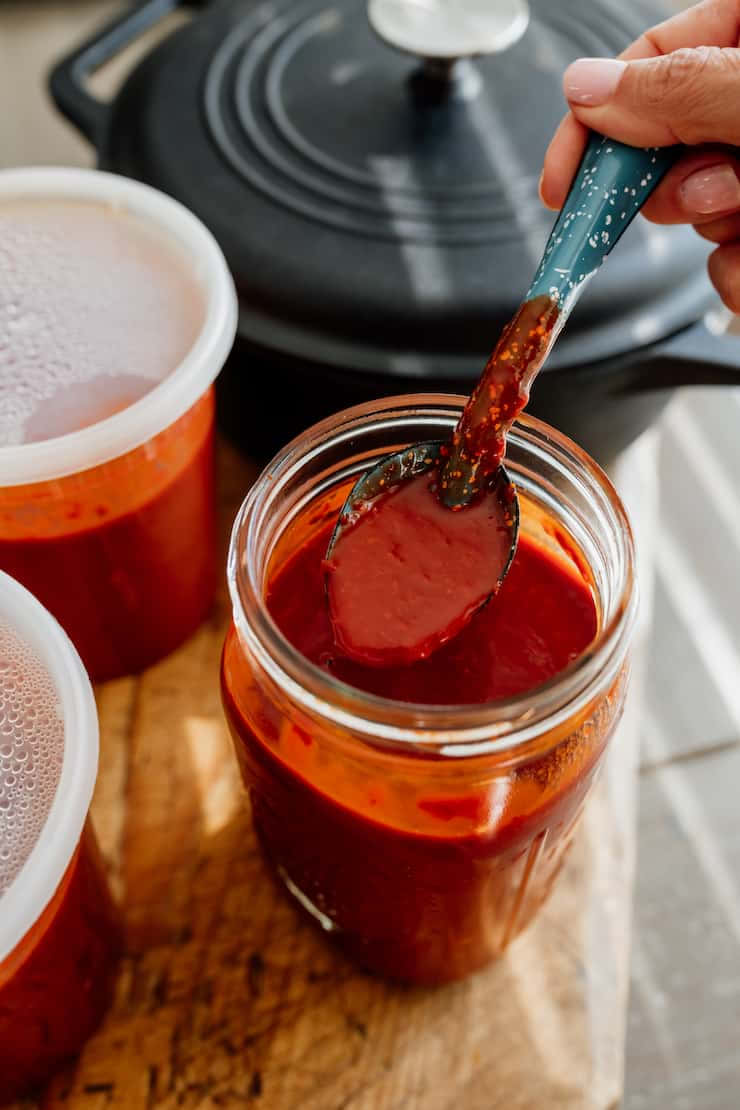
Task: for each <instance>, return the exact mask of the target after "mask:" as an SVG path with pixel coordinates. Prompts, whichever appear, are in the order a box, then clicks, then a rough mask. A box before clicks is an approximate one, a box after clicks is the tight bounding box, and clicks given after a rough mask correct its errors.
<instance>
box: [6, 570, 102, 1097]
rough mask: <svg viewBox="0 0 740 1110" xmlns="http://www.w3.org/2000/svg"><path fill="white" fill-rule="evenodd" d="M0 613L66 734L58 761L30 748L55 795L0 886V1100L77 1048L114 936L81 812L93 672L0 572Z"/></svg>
mask: <svg viewBox="0 0 740 1110" xmlns="http://www.w3.org/2000/svg"><path fill="white" fill-rule="evenodd" d="M0 622H1V623H2V624H3V625H5V626H6V627H7V628H9V629H10V630H12V633H13V636H14V637H15V636H17V638H18V640H19V641H20V642H21V643H22V644H23V645H24V646H25V647H26V648H27V649H29V652H30V654H31V655H32V656H33V657H34V658H35V660H37V661H38V662H39V663H40V664H41V667H42V668H44V669H45V671H46V672H47V674H48V676H49V678H50V679H51V684H52V687H53V692H54V693H55V694H56V696H57V698H58V706H54V707H53V711H55V712H57V713H58V716H59V718H60V720H61V725H60V731H59V732H58V733H57V732H55V733H54V735H55V736H57V737H61V736H62V735H63V752H62V754H61V761H59V760H58V759H57V757H58V756H59V754H60V753H59V750H58V747H59V746H58V745H56V744H55V745H54V749H53V752H52V751H51V750H50V749H49V748H48V747H47V748H46V749H45V750H44V751H42V752H40V753H36V759H37V764H40V762H41V760H44V761H45V767H44V771H42V774H44V773H47V772H48V773H49V774H51V771H50V770H49V768H50V767H51V766H52V764H55V766H56V771H55V773H56V775H57V779H56V787H55V789H54V788H53V786H52V787H51V788H50V787H49V785H48V782H47V790H49V792H50V793H51V791H52V790H53V796H52V797H51V801H50V805H49V808H48V812H46V816H45V819H44V820H43V824H41V826H40V831H39V833H38V837H37V839H36V841H35V843H34V845H33V847H32V848H31V850H30V853H29V854H28V855H26V856H25V863H23V865H22V866H21V867H20V869H19V870H17V873H15V876H14V877H12V878H11V881H10V885H8V886H7V887H6V889H5V890H4V893H0V1102H4V1101H7V1100H9V1099H11V1098H14V1097H17V1096H18V1095H19V1094H21V1093H22V1092H24V1091H26V1090H28V1089H30V1088H31V1087H33V1086H35V1085H37V1084H38V1083H40V1082H42V1081H43V1080H44V1079H46V1078H47V1077H48V1076H49V1075H50V1074H51V1073H52V1072H53V1071H55V1070H56V1069H57V1068H58V1067H59V1066H60V1065H61V1064H62V1063H64V1062H65V1061H66V1060H67V1059H68V1058H70V1057H71V1056H74V1055H75V1054H76V1053H78V1052H79V1050H80V1048H81V1047H82V1045H83V1043H84V1041H85V1039H86V1038H87V1037H88V1036H89V1034H90V1033H91V1032H92V1031H93V1030H94V1029H95V1027H96V1026H97V1025H98V1023H99V1021H100V1019H101V1018H102V1016H103V1014H104V1012H105V1009H106V1007H107V1005H108V1003H109V1001H110V997H111V991H112V987H113V978H114V973H115V967H116V959H117V955H118V952H119V947H120V935H119V930H118V925H117V921H116V917H115V913H114V908H113V904H112V901H111V898H110V895H109V893H108V886H107V882H106V878H105V873H104V871H103V867H102V863H101V861H100V857H99V853H98V849H97V845H96V842H95V837H94V833H93V830H92V827H91V825H90V822H89V820H88V810H89V807H90V800H91V798H92V793H93V788H94V785H95V777H96V773H97V766H98V718H97V712H96V708H95V701H94V698H93V693H92V688H91V686H90V681H89V679H88V677H87V674H86V673H85V670H84V668H83V666H82V663H81V661H80V658H79V655H78V654H77V652H76V651H75V649H74V647H73V646H72V644H71V642H70V640H69V638H68V637H67V636H66V634H65V633H64V632H63V630H62V629H61V627H60V626H59V624H58V623H57V622H56V621H55V620H54V618H53V617H52V616H50V614H49V613H48V612H47V611H46V610H45V609H44V608H43V606H42V605H40V604H39V602H38V601H37V600H36V599H35V598H34V597H32V595H31V594H30V593H29V592H28V591H27V590H25V589H24V588H23V587H22V586H20V585H19V584H18V583H17V582H15V581H14V580H13V579H12V578H10V577H9V576H8V575H6V574H3V573H2V572H0ZM9 666H10V664H9V660H8V658H2V659H0V668H2V671H3V683H4V684H5V689H6V691H7V689H8V688H9V681H12V680H8V678H7V675H8V668H9ZM10 701H12V699H9V700H8V701H7V702H6V705H5V711H4V713H3V720H2V726H1V727H0V808H2V807H3V806H4V805H5V806H8V809H7V810H6V811H5V812H3V813H0V829H2V828H3V821H5V822H6V823H7V820H8V817H7V813H9V812H11V811H10V808H9V803H8V800H7V798H8V794H7V791H8V782H9V775H10V774H11V773H12V768H10V760H11V759H12V758H20V759H22V760H24V761H28V760H29V759H33V758H34V752H33V751H32V750H30V746H29V744H28V742H26V743H25V744H24V746H22V747H17V748H16V750H15V754H13V753H12V749H13V743H12V742H11V739H9V729H10V725H11V724H12V721H11V716H12V714H11V712H10V711H9V710H8V704H10ZM0 704H1V703H0ZM13 704H15V703H13ZM11 708H12V707H11ZM46 708H47V709H48V706H47V707H46ZM29 709H31V710H32V711H34V712H36V713H38V712H39V707H38V705H35V704H34V705H31V706H29V705H26V707H25V711H26V712H27V711H28V710H29ZM13 712H17V708H13ZM35 727H36V731H35V732H33V731H32V730H31V727H30V726H29V725H28V724H27V723H26V727H25V730H24V736H25V737H26V738H28V737H33V736H37V735H38V726H35ZM62 729H63V733H62ZM6 749H7V750H6ZM9 753H11V754H9ZM52 757H54V758H52ZM9 768H10V770H9ZM38 770H39V767H38V766H37V772H38ZM29 779H32V780H33V782H34V789H35V790H37V791H38V790H39V782H40V775H39V774H38V773H37V774H36V776H35V778H33V772H31V773H30V776H29V777H28V778H27V779H26V781H29ZM3 791H5V793H3ZM22 801H23V802H25V803H26V804H25V806H22V805H20V804H18V803H17V802H16V804H15V805H14V807H13V810H12V813H13V815H14V819H15V820H16V821H18V820H23V819H25V820H27V821H30V820H31V818H30V817H28V813H29V811H30V812H33V809H32V807H30V802H31V799H30V795H29V794H28V793H26V794H25V795H23V796H22ZM29 807H30V809H29ZM21 815H25V816H21ZM17 839H18V837H17V835H16V840H17ZM9 842H10V834H9V832H6V838H5V842H2V841H0V852H2V851H3V850H5V851H6V852H7V851H8V848H7V847H6V843H9ZM24 855H25V853H24ZM2 866H3V865H2V864H0V871H1V870H2ZM5 866H6V867H7V866H8V865H7V863H6V864H5ZM9 874H10V875H12V874H13V872H12V871H11V872H9Z"/></svg>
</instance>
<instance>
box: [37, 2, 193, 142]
mask: <svg viewBox="0 0 740 1110" xmlns="http://www.w3.org/2000/svg"><path fill="white" fill-rule="evenodd" d="M185 2H186V0H144V3H140V4H137V5H136V6H135V7H133V8H130V9H126V11H124V12H122V13H121V15H119V16H117V17H116V18H115V19H114V20H113V21H112V22H111V23H109V24H108V25H107V26H105V27H103V28H101V30H99V31H96V32H95V34H94V35H92V37H91V38H89V39H88V40H87V41H86V42H84V43H83V44H82V45H81V46H78V47H77V49H76V50H73V51H72V53H71V54H68V55H67V56H66V57H65V58H62V60H61V61H60V62H58V63H57V64H56V65H55V66H54V68H53V69H52V71H51V73H50V74H49V91H50V93H51V96H52V99H53V101H54V103H55V104H56V106H57V108H58V109H59V111H60V112H61V113H62V115H64V116H66V117H67V119H68V120H69V121H70V123H73V124H74V126H75V127H76V128H77V129H78V130H79V131H81V132H82V134H83V135H84V136H85V138H86V139H89V140H90V142H91V143H93V144H94V145H95V146H98V144H99V142H100V141H101V139H102V136H103V133H104V131H105V126H106V121H107V119H108V113H109V106H108V105H107V104H106V103H105V102H104V101H102V100H98V99H97V98H96V97H94V96H92V95H91V94H90V93H89V92H88V90H87V88H86V86H85V82H86V80H87V78H88V77H89V76H90V74H91V73H94V72H95V71H96V70H97V69H100V67H101V66H102V65H104V64H105V63H106V62H108V61H110V59H111V58H113V57H115V55H116V54H118V53H119V51H121V50H123V48H124V47H126V46H128V45H129V43H131V42H133V41H134V39H136V38H138V36H139V35H141V34H143V32H144V31H147V30H148V29H149V28H150V27H152V26H154V24H155V23H157V22H159V20H160V19H163V18H164V16H166V15H169V13H170V12H172V11H174V10H175V9H176V8H179V7H182V6H183V5H184V3H185Z"/></svg>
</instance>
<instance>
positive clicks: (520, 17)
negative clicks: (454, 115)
mask: <svg viewBox="0 0 740 1110" xmlns="http://www.w3.org/2000/svg"><path fill="white" fill-rule="evenodd" d="M367 13H368V19H369V20H370V25H371V27H372V28H373V30H374V31H375V32H376V34H377V35H379V37H380V38H381V39H383V40H384V41H385V42H387V43H389V45H390V46H393V47H395V48H396V49H397V50H402V51H404V52H405V53H407V54H416V55H418V56H419V57H420V58H422V59H423V65H422V67H421V69H420V70H419V71H418V72H417V73H415V74H414V75H413V77H412V81H411V86H412V90H413V92H414V93H415V95H417V96H420V97H421V98H422V99H425V100H439V99H443V98H447V97H449V96H455V97H460V98H464V99H470V98H471V97H473V96H475V94H476V93H477V92H478V89H479V87H480V77H479V76H478V74H477V73H476V71H475V70H474V68H473V67H472V66H471V65H470V61H469V60H470V59H471V58H473V57H475V56H476V55H481V54H498V53H500V52H501V51H502V50H506V49H508V47H510V46H513V45H514V43H515V42H517V41H518V40H519V39H520V38H521V37H522V35H523V34H524V32H525V31H526V29H527V26H528V24H529V4H528V3H527V0H368V8H367Z"/></svg>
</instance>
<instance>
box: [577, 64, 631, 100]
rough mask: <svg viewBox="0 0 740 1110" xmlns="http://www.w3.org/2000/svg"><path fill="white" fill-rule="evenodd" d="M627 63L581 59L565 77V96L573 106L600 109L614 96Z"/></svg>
mask: <svg viewBox="0 0 740 1110" xmlns="http://www.w3.org/2000/svg"><path fill="white" fill-rule="evenodd" d="M625 68H626V62H620V61H619V60H618V59H617V58H579V59H578V61H576V62H573V63H572V65H569V66H568V68H567V69H566V71H565V76H564V77H563V88H564V90H565V96H566V98H567V100H569V101H570V103H571V104H583V105H584V106H585V107H588V108H598V107H599V106H600V105H601V104H606V102H607V101H608V100H611V98H612V96H613V95H614V93H615V91H616V88H617V85H618V84H619V82H620V80H621V78H622V74H623V73H624V71H625Z"/></svg>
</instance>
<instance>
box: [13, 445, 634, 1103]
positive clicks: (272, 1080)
mask: <svg viewBox="0 0 740 1110" xmlns="http://www.w3.org/2000/svg"><path fill="white" fill-rule="evenodd" d="M220 473H221V481H222V525H223V528H222V531H223V537H222V538H223V543H224V550H225V544H226V538H227V535H228V530H229V527H230V525H231V521H232V519H233V516H234V513H235V511H236V508H237V506H238V504H239V502H240V501H241V499H242V497H243V496H244V493H245V491H246V489H247V488H248V485H249V482H250V481H251V480H252V478H253V476H254V470H253V468H251V467H250V466H249V465H248V464H246V463H245V462H244V461H243V460H241V459H239V458H238V457H237V456H236V454H235V453H234V452H232V451H231V450H230V449H227V448H222V449H221V455H220ZM228 616H229V614H228V606H227V601H226V591H225V587H224V589H223V590H222V591H221V593H220V596H219V600H218V604H217V606H216V608H215V611H214V613H213V616H212V619H211V620H210V621H209V622H208V623H207V624H206V625H205V626H204V627H203V628H201V630H200V631H199V632H198V633H197V635H196V636H194V637H193V638H192V639H191V640H190V641H189V642H188V643H187V644H186V645H185V646H184V647H183V648H182V649H181V650H180V651H178V652H176V653H175V654H174V655H173V656H171V657H170V658H169V659H167V660H165V661H164V662H163V663H161V664H159V665H157V666H156V667H154V668H152V669H151V670H149V671H147V672H146V673H145V674H143V675H142V676H140V677H138V678H130V679H122V680H119V681H116V682H112V683H109V684H107V685H105V686H102V687H100V688H99V690H98V692H97V694H98V705H99V710H100V719H101V763H100V774H99V781H98V787H97V791H96V795H95V801H94V807H93V812H94V818H95V824H96V828H97V831H98V835H99V839H100V842H101V847H102V849H103V852H104V855H105V857H106V860H107V861H108V863H109V867H110V874H111V881H112V884H113V888H114V890H115V893H116V895H117V896H118V898H119V899H120V900H121V902H122V906H123V909H122V913H123V916H124V921H125V927H126V936H127V951H126V955H125V958H124V960H123V963H122V967H121V973H120V976H119V981H118V987H117V993H116V998H115V1002H114V1005H113V1007H112V1010H111V1012H110V1014H109V1016H108V1018H107V1020H106V1022H105V1024H104V1026H103V1027H102V1029H101V1030H100V1031H99V1032H98V1034H97V1035H96V1036H95V1037H93V1039H92V1040H91V1041H90V1042H89V1043H88V1045H87V1047H86V1048H85V1050H84V1052H83V1054H82V1056H81V1058H80V1059H79V1061H78V1063H77V1064H76V1065H75V1066H74V1067H72V1068H71V1069H69V1071H68V1072H67V1073H66V1074H63V1075H61V1076H58V1077H57V1078H56V1079H55V1080H54V1081H52V1083H51V1084H50V1086H49V1088H48V1090H47V1091H46V1092H45V1093H44V1095H43V1097H42V1098H41V1099H40V1100H39V1101H38V1102H34V1101H33V1100H31V1101H30V1102H29V1101H27V1102H26V1103H24V1104H19V1107H20V1105H23V1106H24V1107H26V1108H27V1107H32V1106H38V1107H43V1108H44V1110H57V1108H62V1107H63V1108H65V1110H103V1108H108V1107H120V1108H121V1110H150V1108H168V1110H169V1108H173V1110H174V1108H185V1110H196V1108H197V1110H206V1108H207V1110H211V1108H213V1110H216V1108H226V1110H236V1108H238V1107H245V1106H246V1107H250V1108H252V1107H253V1108H254V1110H498V1108H501V1110H525V1108H526V1110H545V1108H546V1110H553V1108H557V1107H564V1108H567V1110H579V1108H589V1110H591V1108H593V1110H605V1108H607V1107H612V1106H614V1105H616V1103H617V1101H618V1098H619V1094H620V1090H621V1071H622V1046H623V1032H624V1029H623V1026H624V1012H625V997H626V984H627V974H628V956H629V953H628V941H627V937H628V931H629V890H630V884H631V875H632V852H633V841H632V830H633V821H632V797H631V789H632V782H633V757H634V743H633V739H634V731H635V730H634V729H633V728H632V727H631V725H630V721H629V712H628V715H627V719H626V721H625V723H624V725H623V727H622V729H621V733H620V736H618V737H617V740H616V741H615V745H614V748H615V751H614V755H615V756H616V758H613V759H612V760H611V761H610V763H609V769H608V772H607V774H606V775H605V776H604V778H603V779H602V782H601V784H600V787H599V789H598V791H597V793H596V795H595V796H594V798H593V799H592V801H591V803H590V805H589V807H587V813H586V818H585V822H584V825H583V826H582V832H581V835H580V837H579V838H577V840H576V843H575V845H574V850H573V852H572V854H571V857H570V860H569V863H568V866H567V867H566V869H565V871H564V874H563V876H562V879H561V881H560V885H559V888H558V889H557V890H556V892H555V894H554V896H553V898H552V899H551V900H550V902H549V903H548V904H547V906H546V907H545V909H544V910H543V912H542V914H541V916H540V918H539V920H538V921H537V922H536V923H535V925H534V926H533V927H532V928H531V929H530V930H529V932H528V933H527V934H525V936H523V937H522V938H520V940H519V941H518V942H517V943H516V944H515V945H514V946H513V948H512V949H511V950H510V952H509V954H508V955H507V956H506V958H505V959H503V960H502V961H500V962H499V963H498V964H496V965H494V966H493V967H491V968H490V969H487V970H486V971H484V972H482V973H479V974H478V975H476V976H474V977H473V978H471V979H469V980H468V981H466V982H463V983H458V984H454V985H452V986H448V987H444V988H438V989H433V990H432V989H418V988H415V989H411V988H406V989H404V988H401V987H398V986H389V985H386V984H384V983H382V982H380V981H378V980H377V979H374V978H371V977H369V976H367V975H365V974H363V973H362V972H360V971H358V970H357V969H356V968H355V967H354V966H353V965H351V964H350V963H349V962H348V961H347V960H346V959H345V958H344V957H343V956H341V955H340V954H338V953H337V952H335V951H334V950H333V949H332V948H331V947H330V946H329V945H328V943H327V942H326V941H325V939H324V938H323V936H321V935H319V934H318V933H317V932H316V931H314V929H313V927H312V926H310V925H309V924H307V923H306V922H305V921H304V920H303V919H302V918H300V917H299V916H298V914H297V913H296V911H295V909H294V908H293V906H292V904H291V903H290V902H289V901H288V899H287V898H286V897H285V895H284V894H283V893H282V891H281V890H280V889H278V888H277V886H276V885H275V883H274V882H273V880H272V878H271V877H270V874H269V873H268V871H267V869H266V867H265V865H264V864H263V862H262V859H261V857H260V854H259V852H258V849H257V846H256V843H255V839H254V836H253V833H252V828H251V824H250V818H249V812H248V806H247V802H246V797H245V794H244V792H243V790H242V787H241V783H240V779H239V776H238V773H237V768H236V762H235V759H234V757H233V754H232V751H231V744H230V740H229V737H228V733H227V730H226V726H225V724H224V720H223V717H222V713H221V705H220V700H219V690H218V662H219V654H220V650H221V644H222V641H223V636H224V632H225V629H226V625H227V622H228Z"/></svg>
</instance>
